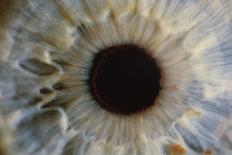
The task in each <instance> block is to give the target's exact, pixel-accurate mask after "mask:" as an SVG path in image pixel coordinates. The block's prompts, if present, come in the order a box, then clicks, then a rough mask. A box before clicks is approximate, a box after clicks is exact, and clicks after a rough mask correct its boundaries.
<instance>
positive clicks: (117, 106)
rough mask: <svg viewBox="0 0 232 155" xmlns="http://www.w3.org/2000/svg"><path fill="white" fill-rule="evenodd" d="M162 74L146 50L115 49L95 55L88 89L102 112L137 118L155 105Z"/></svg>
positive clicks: (132, 47) (133, 48)
mask: <svg viewBox="0 0 232 155" xmlns="http://www.w3.org/2000/svg"><path fill="white" fill-rule="evenodd" d="M160 79H161V70H160V68H159V66H158V65H157V63H156V61H155V59H154V58H153V57H152V56H150V55H149V54H148V52H147V51H146V49H145V48H143V47H140V46H137V45H134V44H123V45H115V46H111V47H108V48H105V49H102V50H100V51H99V52H97V54H95V55H94V58H93V63H92V66H91V68H90V71H89V78H88V80H87V85H88V87H89V92H90V93H91V95H92V97H93V98H94V99H95V100H96V102H97V104H98V105H99V106H100V107H102V108H103V109H105V110H107V111H109V112H112V113H115V114H123V115H129V114H135V113H138V112H142V111H144V110H145V109H147V108H148V107H151V106H152V105H154V104H155V99H156V98H157V97H158V95H159V92H160V90H161V86H160Z"/></svg>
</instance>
